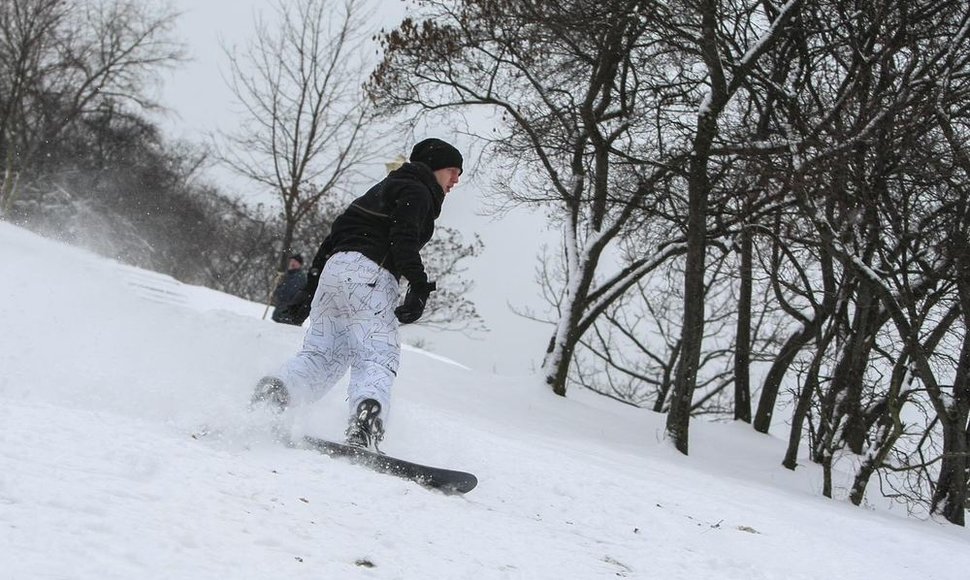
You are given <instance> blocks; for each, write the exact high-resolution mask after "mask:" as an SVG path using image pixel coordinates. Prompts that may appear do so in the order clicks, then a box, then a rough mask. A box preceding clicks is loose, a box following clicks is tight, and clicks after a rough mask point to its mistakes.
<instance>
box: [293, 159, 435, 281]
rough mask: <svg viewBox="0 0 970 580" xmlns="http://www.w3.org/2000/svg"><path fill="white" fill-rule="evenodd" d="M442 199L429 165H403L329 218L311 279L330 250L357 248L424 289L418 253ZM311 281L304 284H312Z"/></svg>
mask: <svg viewBox="0 0 970 580" xmlns="http://www.w3.org/2000/svg"><path fill="white" fill-rule="evenodd" d="M444 198H445V193H444V191H443V190H442V189H441V186H440V185H439V184H438V181H437V180H436V179H435V176H434V173H433V172H432V171H431V168H429V167H428V166H427V165H425V164H423V163H405V164H404V165H402V166H401V167H400V168H399V169H396V170H394V171H392V172H391V173H389V174H388V176H387V177H386V178H384V180H383V181H381V182H380V183H378V184H377V185H375V186H373V187H371V188H370V189H369V190H368V191H367V193H365V194H364V195H362V196H360V197H358V198H357V199H355V200H354V201H353V202H352V203H351V204H350V206H349V207H348V208H347V209H346V210H345V211H344V212H343V213H342V214H340V216H339V217H337V219H336V220H334V222H333V226H332V228H331V230H330V235H329V236H327V238H326V239H325V240H324V241H323V243H322V244H321V245H320V249H319V250H318V251H317V254H316V256H314V258H313V266H312V268H311V274H310V275H311V277H314V278H315V277H317V276H319V273H320V271H321V270H322V269H323V266H324V264H325V263H326V261H327V259H328V258H329V257H330V256H332V255H333V254H335V253H337V252H360V253H361V254H363V255H365V256H367V257H368V258H370V259H371V260H373V261H374V262H375V263H377V264H379V265H380V266H381V267H383V268H385V269H386V270H388V271H389V272H391V273H392V274H394V276H396V277H397V278H398V279H400V277H401V276H404V277H405V278H407V280H408V283H409V284H410V286H411V287H414V288H424V287H426V286H427V285H428V275H427V273H425V271H424V263H423V262H422V261H421V254H420V251H421V248H422V247H424V245H425V244H427V243H428V241H429V240H431V236H432V235H433V234H434V222H435V220H436V219H437V218H438V215H439V214H440V213H441V203H442V202H443V201H444ZM315 282H316V280H315V279H314V280H311V281H310V284H312V285H313V286H316V284H315ZM308 286H309V285H308ZM314 289H315V288H314Z"/></svg>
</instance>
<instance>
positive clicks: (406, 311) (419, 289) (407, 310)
mask: <svg viewBox="0 0 970 580" xmlns="http://www.w3.org/2000/svg"><path fill="white" fill-rule="evenodd" d="M436 289H437V286H436V284H435V283H434V282H430V283H428V284H420V285H414V284H411V285H409V286H408V293H407V294H406V295H405V296H404V302H403V303H401V305H400V306H398V307H397V308H395V309H394V316H397V319H398V320H399V321H400V322H401V324H411V323H412V322H417V321H418V319H419V318H421V315H422V314H424V305H425V304H427V303H428V297H429V296H431V293H432V292H434V291H435V290H436Z"/></svg>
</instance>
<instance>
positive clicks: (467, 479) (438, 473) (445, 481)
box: [303, 436, 478, 493]
mask: <svg viewBox="0 0 970 580" xmlns="http://www.w3.org/2000/svg"><path fill="white" fill-rule="evenodd" d="M303 446H304V447H307V448H309V449H313V450H315V451H319V452H320V453H323V454H325V455H329V456H330V457H337V458H344V459H349V460H350V462H351V463H354V464H356V465H360V466H362V467H366V468H368V469H372V470H374V471H376V472H378V473H386V474H388V475H394V476H396V477H401V478H403V479H407V480H410V481H414V482H416V483H418V484H420V485H423V486H424V487H429V488H432V489H437V490H440V491H443V492H445V493H468V492H469V491H471V490H473V489H475V486H476V485H478V478H477V477H475V476H474V475H472V474H471V473H466V472H464V471H455V470H452V469H442V468H440V467H431V466H429V465H421V464H419V463H412V462H410V461H405V460H404V459H398V458H397V457H391V456H390V455H383V454H380V453H374V452H373V451H368V450H367V449H361V448H359V447H351V446H349V445H344V444H342V443H334V442H333V441H327V440H326V439H320V438H317V437H311V436H306V437H304V438H303Z"/></svg>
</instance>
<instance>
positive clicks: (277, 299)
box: [272, 254, 307, 326]
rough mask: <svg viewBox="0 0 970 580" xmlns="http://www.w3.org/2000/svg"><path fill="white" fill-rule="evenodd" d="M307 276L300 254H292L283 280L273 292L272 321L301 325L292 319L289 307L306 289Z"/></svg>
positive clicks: (300, 322) (301, 322)
mask: <svg viewBox="0 0 970 580" xmlns="http://www.w3.org/2000/svg"><path fill="white" fill-rule="evenodd" d="M306 282H307V275H306V272H304V271H303V256H302V255H301V254H293V255H292V256H290V260H289V266H288V268H287V270H286V273H285V274H283V279H282V280H280V283H279V284H278V285H277V286H276V289H275V290H273V299H272V304H273V306H274V307H275V309H274V310H273V320H274V321H276V322H280V323H283V324H295V325H297V326H299V325H301V324H303V321H302V320H300V321H299V322H297V321H296V319H294V318H293V316H292V314H291V310H290V306H291V305H292V304H293V302H294V300H296V299H297V297H298V295H299V294H300V291H302V290H303V288H304V287H306Z"/></svg>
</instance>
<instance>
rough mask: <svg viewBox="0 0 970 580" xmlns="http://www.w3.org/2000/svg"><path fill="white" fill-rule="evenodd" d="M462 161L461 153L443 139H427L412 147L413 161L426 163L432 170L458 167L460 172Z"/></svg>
mask: <svg viewBox="0 0 970 580" xmlns="http://www.w3.org/2000/svg"><path fill="white" fill-rule="evenodd" d="M462 161H463V159H462V157H461V153H459V151H458V150H457V149H455V148H454V146H452V145H449V144H448V143H445V142H444V141H442V140H441V139H425V140H424V141H421V142H420V143H418V144H417V145H415V146H414V149H411V162H412V163H424V164H425V165H427V166H428V167H430V168H431V171H437V170H439V169H444V168H445V167H457V168H458V171H459V172H460V171H461V170H462V167H461V164H462Z"/></svg>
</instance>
